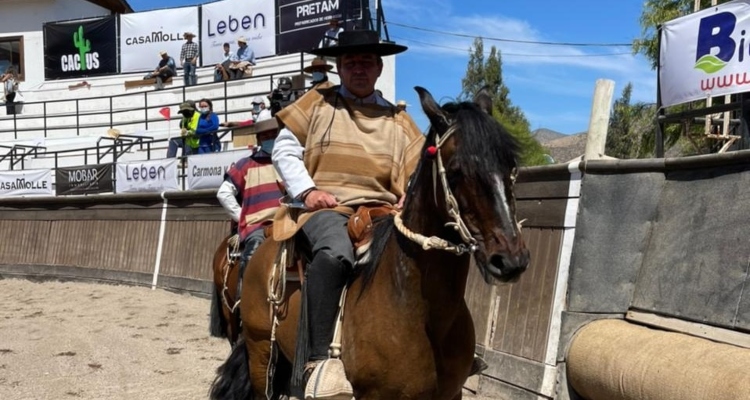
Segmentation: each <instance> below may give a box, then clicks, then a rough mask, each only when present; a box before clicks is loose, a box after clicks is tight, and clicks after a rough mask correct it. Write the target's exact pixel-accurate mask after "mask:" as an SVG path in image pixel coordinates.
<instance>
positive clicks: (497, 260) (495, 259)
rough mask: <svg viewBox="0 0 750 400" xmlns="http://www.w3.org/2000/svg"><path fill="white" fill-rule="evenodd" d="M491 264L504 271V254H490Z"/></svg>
mask: <svg viewBox="0 0 750 400" xmlns="http://www.w3.org/2000/svg"><path fill="white" fill-rule="evenodd" d="M490 264H491V265H492V266H493V267H495V268H497V269H499V270H501V271H502V269H503V256H501V255H499V254H493V255H492V256H490Z"/></svg>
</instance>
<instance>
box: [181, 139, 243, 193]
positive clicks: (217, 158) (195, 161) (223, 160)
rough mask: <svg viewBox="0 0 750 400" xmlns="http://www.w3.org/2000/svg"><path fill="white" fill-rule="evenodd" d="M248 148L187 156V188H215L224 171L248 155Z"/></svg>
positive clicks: (219, 183) (220, 181) (218, 184)
mask: <svg viewBox="0 0 750 400" xmlns="http://www.w3.org/2000/svg"><path fill="white" fill-rule="evenodd" d="M251 153H252V151H250V150H249V149H244V150H235V151H223V152H220V153H207V154H194V155H190V156H188V158H187V169H186V170H185V174H186V175H187V176H186V177H185V179H187V188H188V189H189V190H197V189H216V188H218V187H219V186H221V183H222V182H223V181H224V173H226V172H227V170H228V169H229V168H230V167H231V166H232V165H234V163H235V162H237V161H238V160H239V159H240V158H243V157H248V156H250V154H251Z"/></svg>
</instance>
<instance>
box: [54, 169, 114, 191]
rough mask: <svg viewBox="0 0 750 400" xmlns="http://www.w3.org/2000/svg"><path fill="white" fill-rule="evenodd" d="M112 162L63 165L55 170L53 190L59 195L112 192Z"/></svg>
mask: <svg viewBox="0 0 750 400" xmlns="http://www.w3.org/2000/svg"><path fill="white" fill-rule="evenodd" d="M113 190H114V187H113V185H112V164H96V165H84V166H80V167H65V168H57V169H56V170H55V192H56V193H57V195H58V196H60V195H75V194H94V193H107V192H112V191H113Z"/></svg>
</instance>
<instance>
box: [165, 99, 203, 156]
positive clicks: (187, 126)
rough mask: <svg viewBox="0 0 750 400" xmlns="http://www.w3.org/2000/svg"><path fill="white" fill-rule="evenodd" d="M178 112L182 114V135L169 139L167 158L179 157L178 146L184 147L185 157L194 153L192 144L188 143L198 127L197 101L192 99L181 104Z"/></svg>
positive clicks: (183, 154)
mask: <svg viewBox="0 0 750 400" xmlns="http://www.w3.org/2000/svg"><path fill="white" fill-rule="evenodd" d="M178 113H179V114H180V115H182V119H181V120H180V137H176V138H172V139H169V147H168V148H167V158H174V157H177V148H182V156H183V157H185V156H189V155H190V154H192V146H189V145H188V139H189V138H191V137H192V138H195V130H196V129H197V128H198V122H199V121H198V120H199V119H200V114H199V113H196V112H195V102H194V101H192V100H188V101H185V102H184V103H182V104H180V111H178Z"/></svg>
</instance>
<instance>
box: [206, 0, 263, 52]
mask: <svg viewBox="0 0 750 400" xmlns="http://www.w3.org/2000/svg"><path fill="white" fill-rule="evenodd" d="M273 4H274V2H273V1H269V0H224V1H217V2H214V3H208V4H204V5H203V6H202V8H201V14H202V17H201V19H202V21H201V26H202V28H203V30H202V31H201V43H202V44H203V46H202V48H201V52H202V54H201V58H202V59H203V65H211V64H218V63H220V62H221V60H222V59H224V50H223V49H222V46H223V45H224V43H229V45H230V49H231V52H232V53H236V52H237V39H239V38H240V37H241V36H244V37H245V39H246V40H247V46H248V47H249V48H250V49H251V50H252V51H253V52H254V53H255V57H256V58H258V57H266V56H272V55H274V54H276V18H275V16H274V7H273Z"/></svg>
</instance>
